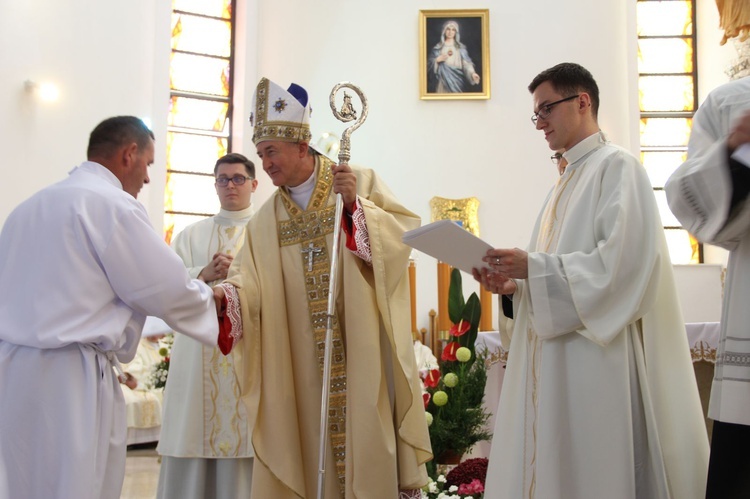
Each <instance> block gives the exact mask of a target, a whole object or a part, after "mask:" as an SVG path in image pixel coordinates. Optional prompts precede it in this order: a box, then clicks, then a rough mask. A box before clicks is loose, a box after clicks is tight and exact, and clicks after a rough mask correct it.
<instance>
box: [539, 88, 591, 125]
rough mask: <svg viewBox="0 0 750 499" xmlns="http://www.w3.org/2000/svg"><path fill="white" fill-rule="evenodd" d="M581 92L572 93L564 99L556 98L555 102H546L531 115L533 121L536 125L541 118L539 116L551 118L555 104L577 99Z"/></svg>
mask: <svg viewBox="0 0 750 499" xmlns="http://www.w3.org/2000/svg"><path fill="white" fill-rule="evenodd" d="M580 96H581V94H576V95H571V96H570V97H565V98H564V99H560V100H556V101H555V102H550V103H549V104H545V105H543V106H542V107H540V108H539V111H537V112H536V113H534V114H532V115H531V122H532V123H533V124H534V125H536V122H537V121H538V120H539V118H541V119H543V120H546V119H547V118H549V115H550V114H552V109H553V108H554V106H556V105H558V104H560V103H561V102H565V101H569V100H573V99H577V98H578V97H580Z"/></svg>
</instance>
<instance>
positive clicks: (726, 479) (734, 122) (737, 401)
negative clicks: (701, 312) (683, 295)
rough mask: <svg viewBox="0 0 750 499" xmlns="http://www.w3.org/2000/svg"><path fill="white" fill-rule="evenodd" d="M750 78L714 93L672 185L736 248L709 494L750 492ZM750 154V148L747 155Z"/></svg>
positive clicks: (704, 223) (677, 197)
mask: <svg viewBox="0 0 750 499" xmlns="http://www.w3.org/2000/svg"><path fill="white" fill-rule="evenodd" d="M742 146H744V147H745V148H750V76H746V77H744V78H742V79H739V80H735V81H732V82H729V83H726V84H724V85H722V86H720V87H718V88H716V89H715V90H713V91H712V92H711V93H710V94H709V95H708V97H707V98H706V100H705V101H704V102H703V104H701V106H700V108H699V109H698V111H697V112H696V113H695V118H694V120H693V129H692V131H691V133H690V142H689V143H688V158H687V161H685V163H683V164H682V166H680V167H679V168H678V169H677V170H676V171H675V172H674V174H673V175H672V176H671V177H670V178H669V180H668V181H667V184H666V185H665V187H664V189H665V190H666V192H667V200H668V201H669V208H670V209H671V210H672V211H673V212H674V214H675V216H676V217H677V219H678V220H679V221H680V223H682V224H683V225H684V226H685V228H686V229H687V230H688V231H690V233H691V234H693V235H694V236H695V237H697V238H698V239H699V240H701V241H704V242H707V243H711V244H716V245H718V246H721V247H723V248H726V249H728V250H729V264H728V266H727V280H726V284H725V288H724V307H723V311H722V316H721V340H720V342H719V352H718V355H717V356H716V366H715V370H714V380H713V384H712V385H711V399H710V401H709V404H708V416H709V417H710V418H711V419H713V420H714V425H713V433H712V435H711V460H710V463H709V469H708V491H707V494H706V497H707V498H708V499H734V498H746V497H750V452H748V445H750V307H748V297H750V203H748V193H750V167H749V165H748V163H747V162H748V159H747V158H748V156H750V155H748V156H745V160H744V161H745V162H744V163H743V162H741V161H740V160H739V159H737V158H734V157H732V155H733V154H734V153H735V152H736V151H737V149H739V148H740V147H742ZM746 154H747V153H746Z"/></svg>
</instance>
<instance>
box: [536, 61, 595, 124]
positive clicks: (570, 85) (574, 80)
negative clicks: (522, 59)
mask: <svg viewBox="0 0 750 499" xmlns="http://www.w3.org/2000/svg"><path fill="white" fill-rule="evenodd" d="M545 81H548V82H550V84H552V87H553V88H554V89H555V90H556V91H557V92H559V93H560V94H562V95H563V96H568V95H575V94H576V93H580V92H586V93H587V94H589V97H591V111H592V113H593V114H594V119H596V117H597V115H598V113H599V86H598V85H597V84H596V80H594V77H593V76H592V75H591V73H590V72H589V70H588V69H586V68H584V67H583V66H581V65H580V64H576V63H574V62H563V63H560V64H558V65H557V66H553V67H551V68H549V69H545V70H544V71H542V72H541V73H539V74H538V75H536V77H534V79H533V80H532V81H531V83H530V84H529V92H531V93H532V94H533V93H534V90H536V89H537V87H538V86H539V85H541V84H542V83H544V82H545Z"/></svg>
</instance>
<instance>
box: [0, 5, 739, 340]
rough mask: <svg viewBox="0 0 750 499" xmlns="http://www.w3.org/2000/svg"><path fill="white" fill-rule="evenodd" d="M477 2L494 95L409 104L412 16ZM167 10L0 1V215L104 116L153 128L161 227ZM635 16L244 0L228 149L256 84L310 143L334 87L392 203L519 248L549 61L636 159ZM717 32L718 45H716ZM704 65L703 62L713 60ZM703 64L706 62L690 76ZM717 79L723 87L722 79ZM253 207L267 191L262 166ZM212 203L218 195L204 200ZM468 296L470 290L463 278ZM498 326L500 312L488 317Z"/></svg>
mask: <svg viewBox="0 0 750 499" xmlns="http://www.w3.org/2000/svg"><path fill="white" fill-rule="evenodd" d="M698 4H699V11H698V12H699V15H707V16H710V15H713V20H712V21H711V24H710V27H706V24H703V25H701V27H702V29H703V30H704V31H706V33H707V34H706V35H705V36H703V35H701V33H700V32H699V37H700V40H699V41H700V42H701V43H702V44H706V43H708V44H713V46H710V45H709V47H708V50H714V49H715V48H716V47H718V39H720V35H717V33H718V30H717V29H716V26H717V24H718V16H717V15H716V13H715V10H716V9H715V4H714V2H713V1H712V0H698ZM462 7H471V8H478V9H485V8H486V9H489V10H490V67H491V77H490V81H491V99H489V100H477V101H470V100H444V101H424V100H420V99H419V50H420V47H419V37H418V23H419V10H420V9H454V8H462ZM169 8H170V6H169V2H151V1H147V0H134V1H130V2H96V1H94V0H66V1H64V2H53V1H51V0H41V1H40V2H32V3H28V2H27V3H19V2H2V3H0V46H2V47H3V50H2V51H0V71H2V74H3V77H2V78H0V141H1V142H0V144H2V145H4V147H3V151H4V153H5V157H4V162H5V167H4V175H3V182H2V183H0V223H1V222H2V221H3V220H4V219H5V217H6V216H7V215H8V213H9V212H10V211H11V210H12V209H13V207H15V206H16V205H17V204H18V203H20V202H21V201H22V200H23V199H25V198H26V197H28V196H29V195H31V194H32V193H33V192H35V191H37V190H38V189H40V188H41V187H43V186H45V185H49V184H51V183H53V182H55V181H57V180H59V179H61V178H64V177H65V175H66V173H67V171H69V170H70V169H71V168H72V167H73V166H74V165H76V164H78V163H79V162H80V161H82V160H83V159H85V148H86V143H87V140H88V134H89V132H90V131H91V128H93V126H94V125H95V124H96V123H98V122H99V121H101V120H102V119H104V118H106V117H109V116H112V115H117V114H133V115H137V116H141V117H144V118H148V119H150V120H151V123H152V126H153V128H154V131H155V133H156V136H157V154H156V162H155V164H154V166H153V167H152V168H151V178H152V183H151V185H149V186H146V187H145V188H144V190H143V191H142V193H141V195H140V196H139V199H141V201H143V202H144V204H145V205H146V207H147V209H148V211H149V214H150V216H151V218H152V221H153V222H154V225H155V226H156V228H157V230H159V229H160V228H161V223H162V220H161V218H162V212H161V210H162V201H163V187H164V149H163V144H164V137H165V131H166V113H167V105H168V70H167V64H168V61H169V30H170V14H169ZM634 15H635V7H634V2H632V1H629V0H611V1H607V2H602V1H597V0H569V1H567V2H559V1H556V0H539V1H536V2H511V3H508V2H501V1H500V0H479V1H477V2H476V3H473V4H471V5H468V6H467V5H464V4H463V3H461V4H460V5H459V4H457V3H456V2H448V1H447V0H417V1H415V2H403V1H400V0H382V1H380V2H365V1H363V0H358V1H350V2H344V1H343V0H320V1H316V2H302V1H299V0H240V3H239V5H238V26H239V27H240V30H239V31H240V32H241V33H244V34H243V35H242V38H241V48H240V49H239V50H238V55H237V59H236V60H237V61H238V67H237V71H236V74H235V77H236V78H237V80H236V82H235V84H236V94H237V96H238V100H237V101H236V113H235V130H234V136H233V138H234V150H236V151H238V152H243V153H245V154H247V155H248V156H249V157H251V158H252V159H257V158H256V157H255V155H254V152H253V151H254V146H253V145H252V143H251V141H250V136H251V130H250V128H249V126H248V125H247V117H248V116H249V113H250V111H251V109H250V105H251V97H252V92H253V90H254V86H255V84H256V83H257V80H258V79H259V77H261V76H267V77H269V78H271V79H272V80H274V81H276V82H277V83H279V84H281V85H287V84H289V83H290V82H292V81H294V82H296V83H299V84H301V85H303V86H304V87H306V88H307V89H308V91H309V92H310V94H311V102H312V106H313V110H314V111H313V116H312V128H313V133H314V135H315V137H317V136H318V135H319V134H320V133H322V132H324V131H331V132H334V133H336V134H338V135H340V134H341V131H342V130H343V129H344V125H343V124H341V123H339V122H337V121H336V120H335V119H334V118H333V117H332V116H331V113H330V109H329V106H328V94H329V92H330V90H331V88H332V87H333V85H334V84H335V83H337V82H339V81H343V80H347V81H351V82H353V83H356V84H358V85H360V86H361V88H362V89H363V91H364V92H365V93H366V94H367V96H368V99H369V102H370V114H369V117H368V120H367V122H366V123H365V124H364V125H363V126H362V127H361V128H360V129H359V130H357V131H356V132H355V133H354V135H353V136H352V159H351V162H352V163H353V164H360V165H364V166H368V167H371V168H374V169H375V170H377V171H378V172H379V174H380V175H381V176H382V177H383V178H384V180H385V181H386V182H387V183H388V184H389V185H390V187H391V188H392V190H393V191H394V193H395V194H396V195H397V197H399V198H400V199H401V201H402V202H403V203H404V204H405V205H406V206H407V207H409V208H410V209H411V210H412V211H414V212H416V213H417V214H418V215H420V216H421V217H422V220H423V222H429V221H430V210H429V200H430V198H432V197H433V196H441V197H446V198H464V197H470V196H476V197H477V198H479V200H480V203H481V204H480V209H479V225H480V230H481V236H482V237H483V238H484V239H486V240H487V241H488V242H490V243H491V244H493V245H495V246H504V247H512V246H518V247H522V248H523V247H525V246H526V244H527V242H528V237H529V234H530V233H531V229H532V225H533V223H534V221H535V218H536V215H537V211H538V209H539V206H540V205H541V203H542V202H543V200H544V197H545V196H546V194H547V192H548V190H549V188H550V186H551V185H552V183H553V182H554V180H555V169H554V165H552V163H551V162H550V160H549V156H550V154H551V152H550V151H549V149H548V148H547V145H546V142H545V141H544V139H543V135H542V133H541V132H539V131H536V130H534V127H533V125H532V124H531V122H530V120H529V116H530V115H531V112H532V110H533V108H532V102H531V97H530V95H529V93H528V91H527V90H526V87H527V85H528V83H529V82H530V81H531V79H532V78H533V77H534V76H535V75H536V74H537V73H538V72H539V71H541V70H543V69H546V68H547V67H550V66H552V65H554V64H556V63H558V62H562V61H572V62H578V63H581V64H583V65H584V66H586V67H587V68H589V69H590V70H591V71H592V73H593V74H594V77H595V78H596V79H597V81H598V83H599V86H600V89H601V100H602V104H601V108H600V123H601V125H602V129H603V130H605V132H606V133H607V135H608V136H609V138H610V139H611V140H613V141H614V142H616V143H618V144H621V145H623V146H625V147H627V148H629V149H631V150H632V151H633V152H637V143H638V120H637V80H636V74H637V67H636V56H635V50H636V44H635V20H634ZM712 37H713V38H712ZM708 50H706V51H704V53H703V54H701V55H702V58H703V60H707V61H710V62H709V63H707V64H709V66H707V67H709V69H706V74H707V76H702V77H701V79H700V84H701V86H700V87H699V91H700V93H701V98H703V97H704V96H705V93H707V91H708V90H710V88H713V86H715V85H716V84H717V83H715V82H716V79H713V80H712V78H717V77H715V76H713V77H709V76H708V74H709V73H711V74H714V75H715V74H716V73H720V72H721V64H720V62H718V61H720V59H717V58H711V57H707V56H706V54H707V53H708ZM711 65H713V66H711ZM703 70H704V67H703V66H701V71H703ZM723 76H724V75H723V74H719V75H718V79H719V80H721V81H724V80H725V79H726V78H725V77H724V78H723V79H722V77H723ZM26 79H33V80H35V81H42V80H45V79H50V80H53V81H55V82H56V83H57V84H58V85H59V86H60V90H61V96H60V100H59V101H58V102H57V103H53V104H44V103H41V102H39V101H37V100H36V99H34V98H32V96H31V95H29V94H26V93H25V92H24V86H23V82H24V80H26ZM258 178H259V180H260V187H259V189H258V192H257V194H256V196H255V203H256V206H258V205H259V204H260V203H261V202H262V201H263V200H265V199H267V198H268V196H269V195H270V194H271V192H273V187H272V185H271V183H270V181H269V180H268V179H267V177H266V176H265V174H263V173H262V172H260V169H259V173H258ZM207 195H213V193H207ZM417 266H418V270H417V274H418V284H417V286H418V297H419V298H418V300H419V303H418V317H419V320H418V325H419V327H427V322H428V314H427V313H428V311H429V309H431V308H436V297H435V296H434V295H435V293H434V291H432V290H434V289H435V288H436V275H435V262H434V260H432V259H431V258H428V257H426V256H424V255H420V256H419V257H418V260H417ZM464 284H465V288H466V291H467V293H468V292H469V291H473V290H475V289H476V286H475V285H474V283H473V281H472V279H470V278H469V277H468V276H464ZM493 315H494V317H497V309H495V311H494V314H493Z"/></svg>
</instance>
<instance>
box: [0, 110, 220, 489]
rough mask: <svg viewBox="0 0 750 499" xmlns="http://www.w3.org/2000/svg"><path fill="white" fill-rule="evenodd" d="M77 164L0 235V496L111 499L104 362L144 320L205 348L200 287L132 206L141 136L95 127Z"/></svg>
mask: <svg viewBox="0 0 750 499" xmlns="http://www.w3.org/2000/svg"><path fill="white" fill-rule="evenodd" d="M87 157H88V161H86V162H84V163H82V164H81V165H80V166H78V167H76V168H75V169H73V170H72V171H71V172H70V175H69V176H68V178H66V179H65V180H62V181H60V182H58V183H56V184H54V185H52V186H50V187H47V188H45V189H43V190H41V191H40V192H38V193H36V194H35V195H33V196H32V197H31V198H29V199H27V200H26V201H24V202H23V203H21V204H20V205H19V206H18V207H17V208H16V209H15V210H14V211H13V213H11V214H10V216H9V217H8V219H7V220H6V222H5V226H4V227H3V230H2V233H0V262H2V266H0V401H2V402H1V403H2V410H0V497H2V498H41V497H44V498H60V499H70V498H76V499H116V498H119V497H120V491H121V489H122V482H123V479H124V476H125V451H126V445H125V441H126V433H127V431H126V424H125V404H124V401H123V395H122V390H121V388H120V386H119V383H118V379H117V376H115V374H114V371H113V368H115V369H117V368H119V362H118V359H119V361H122V362H127V361H130V360H131V359H132V358H133V356H134V355H135V352H136V348H137V346H138V340H139V339H140V336H141V330H142V329H143V324H144V322H145V320H146V316H147V315H154V316H156V317H160V318H162V319H164V321H165V322H166V323H167V324H168V325H169V326H170V327H171V328H173V329H175V330H177V331H181V332H182V333H184V334H188V335H190V336H192V337H193V338H196V339H198V340H200V341H202V342H204V343H205V344H207V345H216V344H217V335H218V330H219V328H218V324H217V321H216V308H215V305H214V298H213V293H212V291H211V288H209V287H208V286H206V284H205V283H203V282H200V281H198V280H196V279H191V278H190V276H189V275H188V273H187V271H186V270H185V266H184V265H183V264H182V261H181V260H180V259H179V257H178V256H177V255H175V253H174V252H173V251H172V250H171V249H170V248H169V246H167V245H166V244H165V243H164V241H163V240H162V238H161V236H160V235H159V234H157V233H156V232H155V231H154V229H153V227H152V226H151V223H150V221H149V219H148V215H147V214H146V210H145V208H144V207H143V205H142V204H141V203H139V202H138V201H137V200H136V196H137V195H138V192H139V191H140V190H141V187H143V184H144V183H147V182H148V180H149V177H148V167H149V165H150V164H151V163H152V162H153V160H154V136H153V133H152V132H151V131H150V130H149V129H148V128H147V127H146V126H145V125H144V124H143V122H142V121H141V120H140V119H138V118H135V117H132V116H119V117H115V118H109V119H107V120H105V121H103V122H101V123H100V124H99V125H97V127H96V128H95V129H94V130H93V131H92V132H91V136H90V139H89V145H88V154H87Z"/></svg>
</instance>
